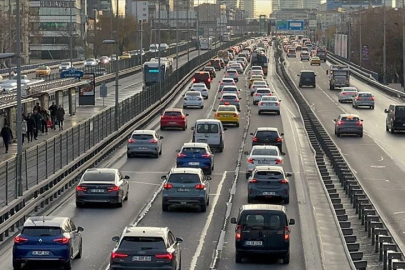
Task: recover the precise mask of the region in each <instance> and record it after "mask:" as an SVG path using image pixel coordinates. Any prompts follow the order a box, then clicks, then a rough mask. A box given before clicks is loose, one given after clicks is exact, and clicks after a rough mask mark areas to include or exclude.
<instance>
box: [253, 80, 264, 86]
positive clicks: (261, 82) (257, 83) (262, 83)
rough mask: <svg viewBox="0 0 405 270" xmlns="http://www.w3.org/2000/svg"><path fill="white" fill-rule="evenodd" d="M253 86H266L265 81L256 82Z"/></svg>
mask: <svg viewBox="0 0 405 270" xmlns="http://www.w3.org/2000/svg"><path fill="white" fill-rule="evenodd" d="M253 85H255V86H257V85H266V82H265V81H254V82H253Z"/></svg>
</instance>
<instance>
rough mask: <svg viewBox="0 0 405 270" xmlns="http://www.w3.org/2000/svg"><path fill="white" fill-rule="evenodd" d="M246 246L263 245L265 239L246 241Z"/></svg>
mask: <svg viewBox="0 0 405 270" xmlns="http://www.w3.org/2000/svg"><path fill="white" fill-rule="evenodd" d="M245 244H246V246H263V241H246V242H245Z"/></svg>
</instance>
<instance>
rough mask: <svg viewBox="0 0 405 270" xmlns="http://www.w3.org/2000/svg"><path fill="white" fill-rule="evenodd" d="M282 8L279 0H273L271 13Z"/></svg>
mask: <svg viewBox="0 0 405 270" xmlns="http://www.w3.org/2000/svg"><path fill="white" fill-rule="evenodd" d="M277 10H280V4H279V1H278V0H271V11H270V13H272V12H273V11H277Z"/></svg>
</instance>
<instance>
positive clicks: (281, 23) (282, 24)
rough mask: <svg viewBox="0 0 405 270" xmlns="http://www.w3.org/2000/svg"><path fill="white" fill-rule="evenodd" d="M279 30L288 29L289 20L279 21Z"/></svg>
mask: <svg viewBox="0 0 405 270" xmlns="http://www.w3.org/2000/svg"><path fill="white" fill-rule="evenodd" d="M277 30H287V21H277Z"/></svg>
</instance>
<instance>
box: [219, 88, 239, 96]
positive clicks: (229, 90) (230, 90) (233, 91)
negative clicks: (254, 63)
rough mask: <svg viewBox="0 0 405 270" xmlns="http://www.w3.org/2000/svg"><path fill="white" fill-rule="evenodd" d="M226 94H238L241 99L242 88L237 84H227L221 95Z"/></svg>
mask: <svg viewBox="0 0 405 270" xmlns="http://www.w3.org/2000/svg"><path fill="white" fill-rule="evenodd" d="M224 94H236V95H237V96H238V98H239V99H240V89H238V87H236V85H226V86H224V87H223V88H222V91H221V96H222V95H224Z"/></svg>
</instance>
